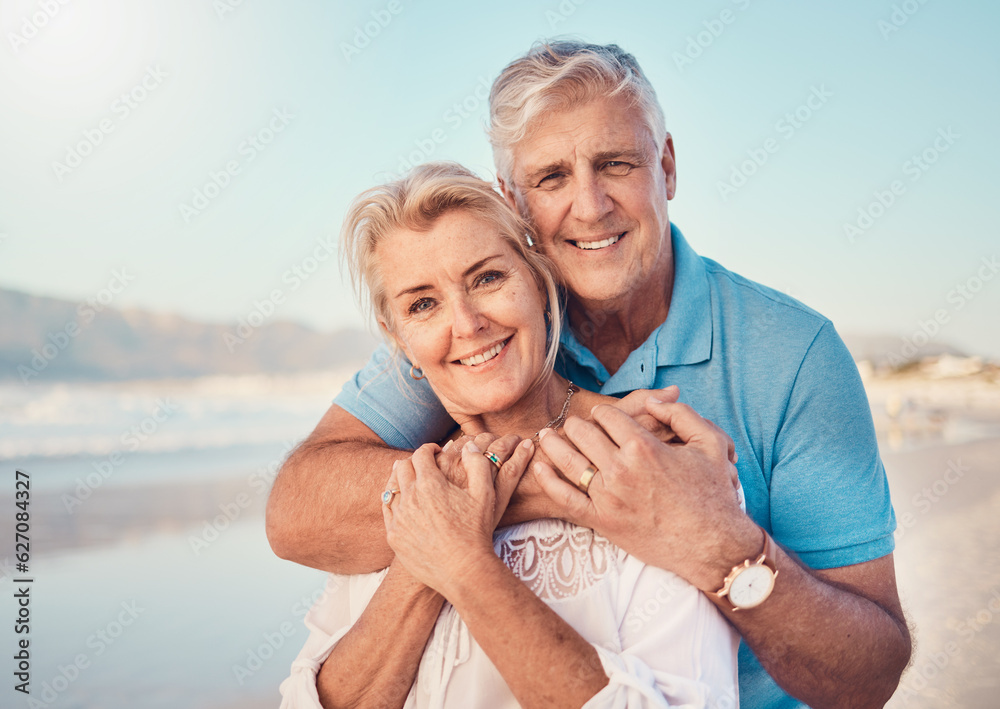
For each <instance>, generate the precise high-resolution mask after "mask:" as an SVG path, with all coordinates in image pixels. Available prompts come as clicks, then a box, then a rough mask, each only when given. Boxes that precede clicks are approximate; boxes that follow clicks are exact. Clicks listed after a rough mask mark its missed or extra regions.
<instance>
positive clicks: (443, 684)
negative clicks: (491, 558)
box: [281, 519, 739, 709]
mask: <svg viewBox="0 0 1000 709" xmlns="http://www.w3.org/2000/svg"><path fill="white" fill-rule="evenodd" d="M494 548H495V549H496V552H497V554H498V555H499V556H500V558H501V559H502V560H503V561H504V562H505V563H506V565H507V566H508V567H509V568H510V569H511V571H513V572H514V574H515V575H516V576H517V577H518V578H520V579H521V580H523V581H524V583H525V584H527V585H528V587H530V588H531V590H532V591H534V592H535V593H536V594H537V595H538V597H539V598H541V599H542V600H543V601H545V603H546V604H548V605H549V606H550V607H551V608H552V609H553V610H554V611H555V612H556V613H558V614H559V615H560V616H561V617H562V618H563V619H564V620H566V622H567V623H569V624H570V625H571V626H573V627H574V628H575V629H576V630H577V631H578V632H579V633H580V634H581V635H582V636H583V637H584V638H585V639H586V640H587V641H588V642H589V643H591V644H592V645H593V646H594V647H595V648H596V650H597V653H598V655H599V656H600V658H601V663H602V664H603V666H604V671H605V672H606V673H607V675H608V678H609V682H608V684H607V686H605V687H604V689H602V690H601V691H600V692H598V693H597V694H596V695H595V696H594V697H592V698H591V700H590V701H589V702H587V704H586V705H585V706H586V707H587V708H588V709H591V708H594V709H596V708H597V707H601V708H602V709H612V708H614V709H625V708H626V707H627V708H629V709H632V708H633V707H692V708H693V707H712V708H713V709H735V708H736V707H738V705H739V701H738V695H737V669H736V650H737V645H738V643H739V636H738V635H737V634H736V632H735V631H734V630H733V629H732V627H731V626H730V625H729V624H728V623H727V622H726V620H725V619H724V618H723V616H722V614H721V613H719V611H718V610H717V609H716V608H715V606H713V605H712V604H711V603H710V602H709V601H708V599H706V598H705V597H704V595H703V594H701V593H700V592H699V591H698V590H697V589H696V588H695V587H694V586H691V585H690V584H689V583H687V582H686V581H683V580H682V579H680V578H679V577H678V576H676V575H674V574H673V573H671V572H669V571H664V570H663V569H658V568H655V567H652V566H646V565H645V564H643V563H642V562H640V561H638V560H636V559H635V558H633V557H631V556H630V555H628V554H626V553H625V552H624V551H622V550H621V549H619V548H618V547H616V546H615V545H614V544H612V543H611V542H610V541H608V540H607V539H605V538H604V537H602V536H600V535H599V534H597V533H595V532H594V531H593V530H591V529H586V528H583V527H577V526H576V525H573V524H569V523H567V522H563V521H561V520H553V519H544V520H536V521H533V522H525V523H523V524H519V525H515V526H513V527H507V528H504V529H501V530H499V531H498V532H497V534H496V535H495V536H494ZM385 573H386V572H385V571H381V572H378V573H374V574H363V575H358V576H338V575H334V574H331V575H330V577H329V579H328V581H327V586H326V594H325V595H324V597H323V598H321V599H320V601H319V602H317V604H316V605H315V606H313V608H312V609H311V610H310V611H309V614H308V615H307V616H306V618H305V624H306V627H307V628H309V631H310V635H309V639H308V640H307V641H306V644H305V647H303V648H302V651H301V652H300V653H299V655H298V657H297V658H296V659H295V661H294V662H293V663H292V673H291V676H290V677H288V678H287V679H286V680H285V681H284V682H282V684H281V694H282V697H283V700H282V703H281V709H293V708H294V709H304V708H306V707H308V708H310V709H320V707H321V705H320V703H319V696H318V694H317V692H316V674H317V673H318V672H319V669H320V667H321V666H322V664H323V662H324V661H325V660H326V658H327V657H328V656H329V655H330V652H331V651H332V650H333V648H334V646H335V645H336V644H337V642H339V640H340V639H341V638H342V637H343V636H344V635H345V634H346V633H347V631H348V630H349V629H350V628H351V626H352V625H353V624H354V623H355V622H356V621H357V620H358V618H359V617H360V616H361V613H362V612H363V611H364V609H365V606H367V604H368V602H369V601H370V600H371V598H372V596H373V595H374V593H375V590H376V589H377V588H378V586H379V584H380V583H381V582H382V579H383V578H384V576H385ZM510 622H511V623H517V622H518V619H517V617H516V616H514V617H511V619H510ZM501 630H502V629H501ZM517 706H518V703H517V701H516V700H515V699H514V696H513V695H512V694H511V692H510V689H508V687H507V684H506V682H504V679H503V677H501V676H500V673H499V672H497V670H496V668H495V667H494V666H493V663H492V662H490V660H489V658H488V657H487V656H486V654H485V653H484V652H483V651H482V649H481V648H480V647H479V645H478V644H477V643H476V641H475V639H474V638H473V637H472V636H471V635H470V633H469V630H468V628H467V627H466V625H465V623H464V622H463V621H462V619H461V618H460V617H459V616H458V613H457V612H456V611H455V609H454V608H453V607H452V606H451V604H448V603H446V604H445V605H444V607H443V608H442V610H441V615H440V616H439V617H438V620H437V624H436V625H435V626H434V630H433V632H432V634H431V637H430V640H429V641H428V643H427V647H426V649H425V650H424V655H423V657H422V658H421V661H420V665H419V668H418V670H417V677H416V681H415V682H414V683H413V687H412V688H411V689H410V693H409V696H408V697H407V699H406V703H405V704H404V707H405V709H418V708H419V709H424V708H425V707H426V708H428V709H430V708H435V709H436V708H438V707H442V708H448V709H451V708H455V709H458V708H461V709H479V708H483V709H485V708H486V707H490V708H506V707H517Z"/></svg>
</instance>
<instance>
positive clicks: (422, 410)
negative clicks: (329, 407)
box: [333, 344, 455, 450]
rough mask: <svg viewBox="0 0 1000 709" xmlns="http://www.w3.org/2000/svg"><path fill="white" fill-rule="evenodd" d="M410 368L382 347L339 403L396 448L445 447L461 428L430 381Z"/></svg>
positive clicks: (343, 391) (339, 397) (347, 386)
mask: <svg viewBox="0 0 1000 709" xmlns="http://www.w3.org/2000/svg"><path fill="white" fill-rule="evenodd" d="M409 370H410V363H409V362H408V361H406V359H405V358H404V357H403V356H402V355H401V354H394V353H393V352H392V351H391V350H390V349H389V347H388V346H387V345H384V344H383V345H379V347H378V348H377V349H376V350H375V352H374V353H373V354H372V356H371V359H370V360H368V364H366V365H365V366H364V368H363V369H362V370H361V371H359V372H358V373H357V374H355V375H354V376H353V377H351V378H350V379H349V380H348V381H347V383H346V384H344V387H343V389H341V391H340V394H338V395H337V397H336V398H335V399H334V400H333V403H335V404H336V405H337V406H339V407H340V408H342V409H344V410H345V411H347V413H349V414H351V415H352V416H354V417H355V418H356V419H358V420H359V421H361V423H363V424H365V425H366V426H368V428H370V429H371V430H372V431H374V432H375V433H376V434H377V435H378V437H379V438H381V439H382V440H383V441H384V442H385V443H386V444H387V445H390V446H392V447H393V448H401V449H407V450H409V449H413V448H417V447H419V446H421V445H423V444H424V443H430V442H433V441H440V440H441V439H443V438H444V437H445V436H447V435H448V433H449V432H450V431H451V430H452V429H453V428H454V427H455V422H454V421H453V420H452V418H451V417H450V416H449V415H448V412H447V411H445V409H444V407H443V406H441V403H440V402H439V401H438V399H437V397H436V396H435V395H434V392H433V390H431V387H430V385H429V384H428V383H427V380H426V379H420V380H417V379H413V378H412V377H411V376H410V375H409Z"/></svg>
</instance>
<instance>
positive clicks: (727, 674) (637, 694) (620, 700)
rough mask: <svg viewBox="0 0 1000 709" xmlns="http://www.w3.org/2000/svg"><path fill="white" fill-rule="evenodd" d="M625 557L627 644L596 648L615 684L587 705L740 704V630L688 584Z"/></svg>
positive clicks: (599, 708)
mask: <svg viewBox="0 0 1000 709" xmlns="http://www.w3.org/2000/svg"><path fill="white" fill-rule="evenodd" d="M623 557H624V563H623V565H622V573H621V578H620V584H619V599H618V609H617V614H618V618H619V622H620V629H619V637H620V639H621V648H620V649H612V648H606V647H601V646H599V645H595V648H596V650H597V653H598V655H599V657H600V659H601V664H602V666H603V668H604V671H605V673H607V675H608V684H607V685H606V686H605V687H604V688H603V689H602V690H601V691H600V692H598V693H597V694H596V695H594V696H593V697H591V699H590V700H589V701H588V702H587V704H586V705H584V706H585V707H586V709H638V708H639V707H644V708H645V707H686V708H687V709H709V708H710V709H734V708H735V707H736V706H738V704H739V702H738V696H739V691H738V688H737V665H736V654H737V646H738V643H739V636H738V635H737V634H736V631H735V630H733V628H732V627H731V626H730V625H729V624H728V623H727V622H726V620H725V618H724V617H723V616H722V614H721V613H720V612H719V611H718V609H717V608H716V607H715V606H713V605H712V603H711V602H710V601H709V600H708V599H707V598H706V597H705V595H704V594H703V593H701V592H700V591H698V589H696V588H695V587H694V586H692V585H691V584H689V583H688V582H687V581H684V580H683V579H681V578H680V577H678V576H677V575H676V574H673V573H672V572H670V571H665V570H663V569H658V568H656V567H653V566H646V565H644V564H642V563H641V562H639V561H638V560H636V559H634V558H632V557H630V556H627V555H624V554H623Z"/></svg>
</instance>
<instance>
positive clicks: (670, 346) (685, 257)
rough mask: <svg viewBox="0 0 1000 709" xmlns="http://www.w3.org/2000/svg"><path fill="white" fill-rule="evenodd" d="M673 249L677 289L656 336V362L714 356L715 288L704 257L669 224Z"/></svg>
mask: <svg viewBox="0 0 1000 709" xmlns="http://www.w3.org/2000/svg"><path fill="white" fill-rule="evenodd" d="M670 240H671V242H672V243H673V250H674V290H673V294H672V295H671V297H670V310H669V311H668V312H667V319H666V320H665V321H664V322H663V324H662V325H660V326H659V327H658V328H657V329H656V330H654V331H653V333H652V335H650V338H651V339H652V338H656V364H657V366H660V367H669V366H671V365H678V364H697V363H698V362H704V361H705V360H707V359H709V358H711V356H712V291H711V289H710V288H709V285H708V271H707V270H706V269H705V261H704V260H703V259H702V258H701V256H699V255H698V254H696V253H695V252H694V249H692V248H691V247H690V246H688V243H687V240H686V239H685V238H684V235H683V234H681V230H680V229H678V228H677V227H676V226H674V225H673V224H671V225H670Z"/></svg>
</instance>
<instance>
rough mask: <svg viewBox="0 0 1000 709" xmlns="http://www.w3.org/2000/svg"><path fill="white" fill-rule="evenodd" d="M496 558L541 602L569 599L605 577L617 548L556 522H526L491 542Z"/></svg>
mask: <svg viewBox="0 0 1000 709" xmlns="http://www.w3.org/2000/svg"><path fill="white" fill-rule="evenodd" d="M495 547H496V551H497V555H498V556H499V557H500V560H501V561H503V562H504V563H505V564H506V565H507V567H508V568H509V569H510V570H511V571H513V572H514V575H516V576H518V577H519V578H520V579H521V580H522V581H524V583H525V584H526V585H527V586H528V588H530V589H531V590H532V591H533V592H534V593H535V595H537V596H538V597H539V598H542V599H543V600H557V599H562V598H570V597H573V596H576V595H578V594H580V593H581V592H583V591H585V590H586V589H588V588H590V587H591V586H593V585H594V584H595V583H597V582H598V581H600V580H601V579H603V578H604V576H605V575H607V573H608V571H609V570H610V568H611V565H612V563H613V559H614V558H615V557H616V555H617V553H618V547H616V546H615V545H614V544H612V543H611V542H610V541H608V540H607V539H605V538H604V537H602V536H600V535H599V534H595V533H594V530H592V529H587V528H585V527H577V526H576V525H573V524H568V523H566V522H558V521H548V520H547V521H546V522H544V523H538V522H536V523H527V524H525V525H518V526H517V527H514V528H513V529H512V530H511V532H510V533H509V534H503V535H502V536H499V537H498V538H497V539H496V540H495Z"/></svg>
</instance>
